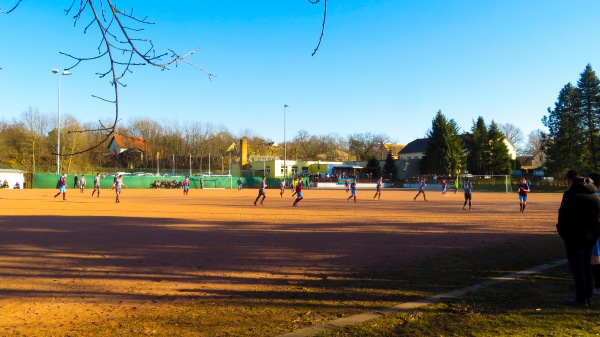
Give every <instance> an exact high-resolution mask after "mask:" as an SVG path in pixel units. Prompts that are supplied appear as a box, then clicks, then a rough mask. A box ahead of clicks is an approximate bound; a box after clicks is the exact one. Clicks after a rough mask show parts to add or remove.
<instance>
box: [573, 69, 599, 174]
mask: <svg viewBox="0 0 600 337" xmlns="http://www.w3.org/2000/svg"><path fill="white" fill-rule="evenodd" d="M577 94H578V99H579V109H580V110H579V117H580V119H579V120H580V123H581V128H582V129H583V130H584V132H585V134H586V137H585V139H584V143H583V148H584V151H583V166H582V167H581V169H583V170H584V171H587V172H591V171H593V172H596V171H597V170H598V166H599V165H600V153H599V151H600V132H599V131H600V130H599V123H600V80H598V77H597V76H596V73H595V72H594V70H592V66H591V65H590V64H588V65H587V66H586V67H585V70H584V71H583V73H581V77H580V78H579V81H578V82H577Z"/></svg>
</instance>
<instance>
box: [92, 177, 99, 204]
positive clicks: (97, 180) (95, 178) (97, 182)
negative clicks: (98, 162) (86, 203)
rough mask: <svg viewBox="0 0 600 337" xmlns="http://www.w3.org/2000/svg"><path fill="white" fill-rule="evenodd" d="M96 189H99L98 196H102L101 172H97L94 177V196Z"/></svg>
mask: <svg viewBox="0 0 600 337" xmlns="http://www.w3.org/2000/svg"><path fill="white" fill-rule="evenodd" d="M96 191H98V198H100V173H96V176H95V177H94V190H93V191H92V197H93V196H94V193H96Z"/></svg>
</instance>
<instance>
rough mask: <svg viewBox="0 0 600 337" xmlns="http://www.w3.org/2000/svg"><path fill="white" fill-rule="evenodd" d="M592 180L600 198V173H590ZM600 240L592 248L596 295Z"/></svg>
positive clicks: (599, 292)
mask: <svg viewBox="0 0 600 337" xmlns="http://www.w3.org/2000/svg"><path fill="white" fill-rule="evenodd" d="M589 177H590V179H592V180H593V184H594V186H596V189H597V190H598V192H597V193H598V195H599V196H600V173H590V175H589ZM599 243H600V238H598V239H597V240H596V244H595V245H594V247H593V248H592V260H591V268H592V277H593V279H594V291H593V294H594V295H600V244H599Z"/></svg>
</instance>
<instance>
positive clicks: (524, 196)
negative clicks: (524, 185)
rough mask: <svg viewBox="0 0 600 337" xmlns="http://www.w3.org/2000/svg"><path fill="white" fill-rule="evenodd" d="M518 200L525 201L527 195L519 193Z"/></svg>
mask: <svg viewBox="0 0 600 337" xmlns="http://www.w3.org/2000/svg"><path fill="white" fill-rule="evenodd" d="M519 200H521V201H523V202H526V201H527V196H526V195H519Z"/></svg>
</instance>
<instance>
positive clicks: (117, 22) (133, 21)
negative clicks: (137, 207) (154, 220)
mask: <svg viewBox="0 0 600 337" xmlns="http://www.w3.org/2000/svg"><path fill="white" fill-rule="evenodd" d="M20 2H21V0H19V1H18V2H17V3H16V4H15V6H14V7H13V8H11V9H10V10H9V11H6V12H4V11H0V13H4V14H7V13H10V12H12V11H13V10H15V9H16V8H17V7H18V5H19V4H20ZM65 12H66V14H67V15H73V18H74V21H75V22H74V23H75V26H77V24H78V23H79V21H80V20H87V21H88V23H87V24H86V26H85V28H84V30H83V31H84V33H87V31H88V29H90V28H91V27H93V26H95V27H96V28H97V29H98V32H99V35H100V43H99V46H98V49H97V54H96V55H94V56H75V55H71V54H69V53H64V52H61V54H63V55H65V56H67V57H69V58H71V59H72V60H73V61H74V64H73V65H72V66H71V67H69V68H66V69H64V70H71V69H73V68H75V67H77V65H79V64H80V63H81V62H85V61H92V60H98V59H107V61H108V62H107V69H106V70H105V71H101V72H98V73H96V74H97V75H98V76H99V78H104V77H107V76H108V77H109V78H110V79H111V80H110V84H111V86H112V87H113V90H114V94H113V97H112V98H110V99H109V98H103V97H99V96H95V95H92V96H93V97H96V98H98V99H100V100H102V101H104V102H107V103H111V104H112V105H113V106H114V109H115V115H114V119H113V120H112V122H110V123H109V124H105V123H103V122H102V121H99V125H100V127H99V128H96V129H92V130H90V129H73V130H70V131H69V132H74V133H84V132H98V131H101V132H102V133H103V135H104V138H102V140H101V141H100V142H98V143H97V144H94V145H92V146H90V147H87V148H84V149H78V148H73V149H72V150H71V151H65V152H61V153H60V155H61V156H72V155H76V154H81V153H84V152H87V151H91V150H93V149H95V148H97V147H99V146H100V145H102V144H104V143H105V142H106V141H107V140H109V139H110V138H111V136H112V135H113V133H114V132H115V131H116V129H117V124H118V122H119V87H120V86H125V83H124V82H123V78H124V77H125V75H126V74H128V73H131V72H132V68H133V67H135V66H141V65H151V66H155V67H158V68H161V69H162V70H165V69H168V67H169V66H171V65H178V64H179V63H180V62H183V63H186V64H189V65H191V66H193V67H195V68H197V69H199V70H200V71H202V72H204V73H205V74H206V75H207V76H208V78H209V79H210V78H212V77H215V75H214V74H211V73H209V72H207V71H205V70H204V69H202V68H200V67H198V66H196V65H195V64H193V63H190V62H189V61H187V60H186V58H187V57H188V56H190V55H192V54H194V53H195V52H197V51H198V50H200V48H196V49H194V50H192V51H190V52H188V53H186V54H183V55H180V54H179V53H177V52H175V51H173V50H171V49H168V52H162V53H158V52H157V51H156V49H155V48H154V44H153V43H152V40H148V39H145V38H144V37H142V36H138V34H139V33H140V32H142V31H143V30H144V29H143V28H142V27H143V26H145V25H152V24H154V23H153V22H150V21H148V20H147V17H143V18H142V17H140V16H136V15H134V14H133V12H134V11H133V8H131V9H130V10H129V11H126V10H123V9H121V8H120V7H117V6H116V5H115V4H114V1H113V0H95V1H94V0H73V1H72V3H71V6H70V7H69V8H68V9H66V10H65ZM163 58H166V60H165V61H163Z"/></svg>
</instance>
